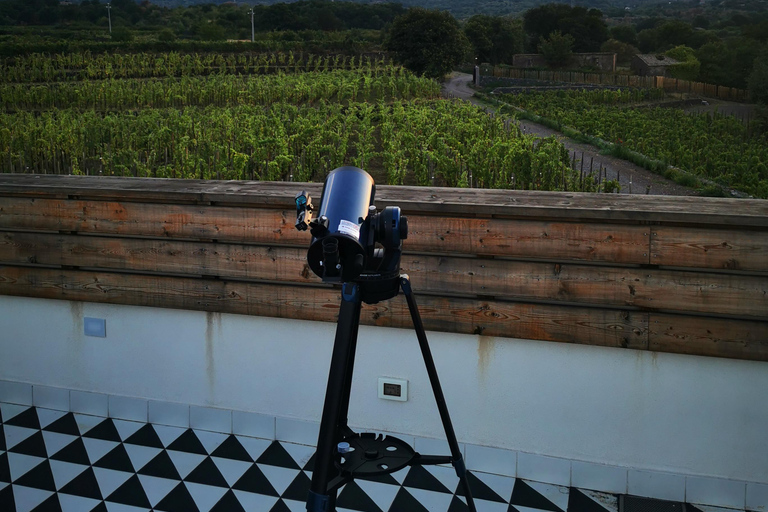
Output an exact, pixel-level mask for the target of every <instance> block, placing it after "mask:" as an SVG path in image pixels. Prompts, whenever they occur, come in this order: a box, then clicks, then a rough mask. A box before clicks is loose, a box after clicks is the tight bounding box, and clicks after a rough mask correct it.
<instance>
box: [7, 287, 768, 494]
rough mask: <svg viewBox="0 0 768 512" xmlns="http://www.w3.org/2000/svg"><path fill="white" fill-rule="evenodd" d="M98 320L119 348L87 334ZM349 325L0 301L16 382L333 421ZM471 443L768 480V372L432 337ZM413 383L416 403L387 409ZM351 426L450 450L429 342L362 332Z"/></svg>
mask: <svg viewBox="0 0 768 512" xmlns="http://www.w3.org/2000/svg"><path fill="white" fill-rule="evenodd" d="M83 316H90V317H99V318H105V319H106V321H107V337H106V338H93V337H85V336H84V335H83V321H82V319H83ZM334 330H335V324H329V323H318V322H303V321H287V320H281V319H272V318H259V317H246V316H239V315H219V314H206V313H200V312H190V311H178V310H167V309H153V308H141V307H129V306H113V305H107V304H93V303H78V302H67V301H54V300H43V299H30V298H17V297H6V296H0V380H8V381H20V382H27V383H32V384H42V385H46V386H54V387H62V388H69V389H79V390H86V391H97V392H101V393H108V394H115V395H124V396H134V397H141V398H149V399H154V400H165V401H174V402H181V403H189V404H196V405H210V406H215V407H222V408H231V409H237V410H245V411H255V412H260V413H265V414H270V415H275V416H284V417H292V418H299V419H306V420H312V421H319V418H320V414H321V409H322V403H323V396H324V393H325V381H326V378H327V372H328V367H329V363H330V353H331V347H332V342H333V337H334ZM429 338H430V343H431V347H432V349H433V352H434V355H435V360H436V364H437V368H438V371H439V373H440V376H441V379H442V382H443V387H444V391H445V395H446V398H447V401H448V406H449V408H450V410H451V415H452V418H453V421H454V425H455V427H456V431H457V435H458V437H459V440H460V441H462V442H466V443H471V444H479V445H486V446H493V447H499V448H507V449H511V450H520V451H524V452H531V453H539V454H545V455H551V456H555V457H563V458H567V459H576V460H583V461H590V462H599V463H604V464H612V465H619V466H625V467H631V468H637V469H653V470H660V471H672V472H676V473H683V474H692V475H705V476H716V477H722V478H730V479H735V480H747V481H753V482H768V462H767V461H768V442H766V437H765V433H766V425H768V399H766V392H767V391H768V363H757V362H748V361H735V360H725V359H716V358H704V357H693V356H678V355H672V354H660V353H650V352H640V351H632V350H620V349H609V348H600V347H585V346H577V345H567V344H560V343H547V342H537V341H526V340H515V339H506V338H488V337H479V336H468V335H451V334H444V333H429ZM379 376H390V377H400V378H406V379H408V380H409V381H410V397H409V401H408V402H405V403H400V402H391V401H384V400H380V399H378V398H377V393H376V383H377V378H378V377H379ZM350 424H352V425H357V426H361V427H365V428H370V429H375V430H384V431H391V432H399V433H408V434H412V435H416V436H425V437H442V435H443V434H442V426H441V424H440V421H439V417H438V415H437V409H436V407H435V405H434V400H433V398H432V395H431V389H430V387H429V383H428V380H427V376H426V372H425V370H424V365H423V363H422V360H421V355H420V353H419V350H418V344H417V341H416V337H415V335H414V333H413V331H410V330H401V329H385V328H371V327H362V328H361V329H360V342H359V346H358V357H357V365H356V370H355V379H354V384H353V394H352V400H351V407H350Z"/></svg>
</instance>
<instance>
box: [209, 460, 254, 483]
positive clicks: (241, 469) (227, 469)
mask: <svg viewBox="0 0 768 512" xmlns="http://www.w3.org/2000/svg"><path fill="white" fill-rule="evenodd" d="M211 460H212V461H213V463H214V464H216V467H217V468H219V471H221V474H222V476H223V477H224V480H226V481H227V483H228V484H229V486H230V487H232V486H233V485H235V483H236V482H237V481H238V480H240V477H242V476H243V475H244V474H245V472H246V471H248V470H249V469H250V468H251V467H252V466H253V462H244V461H242V460H233V459H222V458H221V457H211Z"/></svg>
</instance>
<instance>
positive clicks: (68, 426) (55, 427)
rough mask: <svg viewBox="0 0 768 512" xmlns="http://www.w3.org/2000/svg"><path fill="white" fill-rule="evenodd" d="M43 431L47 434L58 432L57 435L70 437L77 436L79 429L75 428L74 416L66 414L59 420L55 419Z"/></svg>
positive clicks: (69, 413)
mask: <svg viewBox="0 0 768 512" xmlns="http://www.w3.org/2000/svg"><path fill="white" fill-rule="evenodd" d="M43 430H46V431H48V432H58V433H59V434H68V435H70V436H79V435H80V429H79V428H77V422H76V421H75V415H74V414H72V413H71V412H68V413H67V414H65V415H64V416H62V417H61V418H59V419H57V420H56V421H54V422H53V423H51V424H50V425H48V426H47V427H44V428H43Z"/></svg>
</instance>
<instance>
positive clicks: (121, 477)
mask: <svg viewBox="0 0 768 512" xmlns="http://www.w3.org/2000/svg"><path fill="white" fill-rule="evenodd" d="M93 474H94V475H95V476H96V481H97V482H98V483H99V490H100V491H101V495H102V496H109V495H110V494H112V493H113V492H115V491H116V490H117V488H118V487H120V486H121V485H123V484H124V483H125V482H126V481H128V479H129V478H130V477H132V476H133V475H132V474H131V473H126V472H124V471H115V470H113V469H104V468H93Z"/></svg>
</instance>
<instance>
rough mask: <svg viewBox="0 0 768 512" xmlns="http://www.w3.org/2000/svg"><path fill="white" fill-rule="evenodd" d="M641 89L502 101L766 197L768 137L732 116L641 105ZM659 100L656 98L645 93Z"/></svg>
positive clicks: (516, 97)
mask: <svg viewBox="0 0 768 512" xmlns="http://www.w3.org/2000/svg"><path fill="white" fill-rule="evenodd" d="M642 94H652V93H643V92H637V91H634V92H633V91H605V90H602V91H559V92H554V93H535V94H518V95H505V96H503V101H505V102H506V103H509V104H512V105H515V106H517V107H520V108H522V109H524V110H526V111H528V112H531V113H534V114H536V115H539V116H541V117H543V118H547V119H550V120H553V121H555V122H557V123H560V124H562V125H565V126H569V127H572V128H575V129H576V130H578V131H580V132H582V133H585V134H587V135H591V136H594V137H599V138H601V139H604V140H606V141H608V142H612V143H615V144H619V145H622V146H624V147H626V148H627V149H630V150H633V151H636V152H638V153H641V154H643V155H646V156H647V157H649V158H651V159H654V160H660V161H662V162H664V163H666V164H668V165H672V166H675V167H678V168H680V169H682V170H684V171H686V172H688V173H691V174H693V175H695V176H699V177H702V178H706V179H709V180H712V181H714V182H716V183H719V184H721V185H724V186H726V187H730V188H734V189H737V190H740V191H743V192H746V193H748V194H752V195H754V196H756V197H761V198H768V140H766V136H765V135H758V134H752V133H750V132H749V130H748V128H747V127H745V126H744V124H743V123H742V122H741V121H739V120H738V119H737V118H735V117H733V116H724V115H714V116H713V115H709V114H689V113H686V112H684V111H682V110H679V109H674V108H647V107H642V106H641V105H638V103H640V102H642V101H645V98H643V97H641V96H638V95H642ZM647 99H655V98H651V97H649V98H647Z"/></svg>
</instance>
